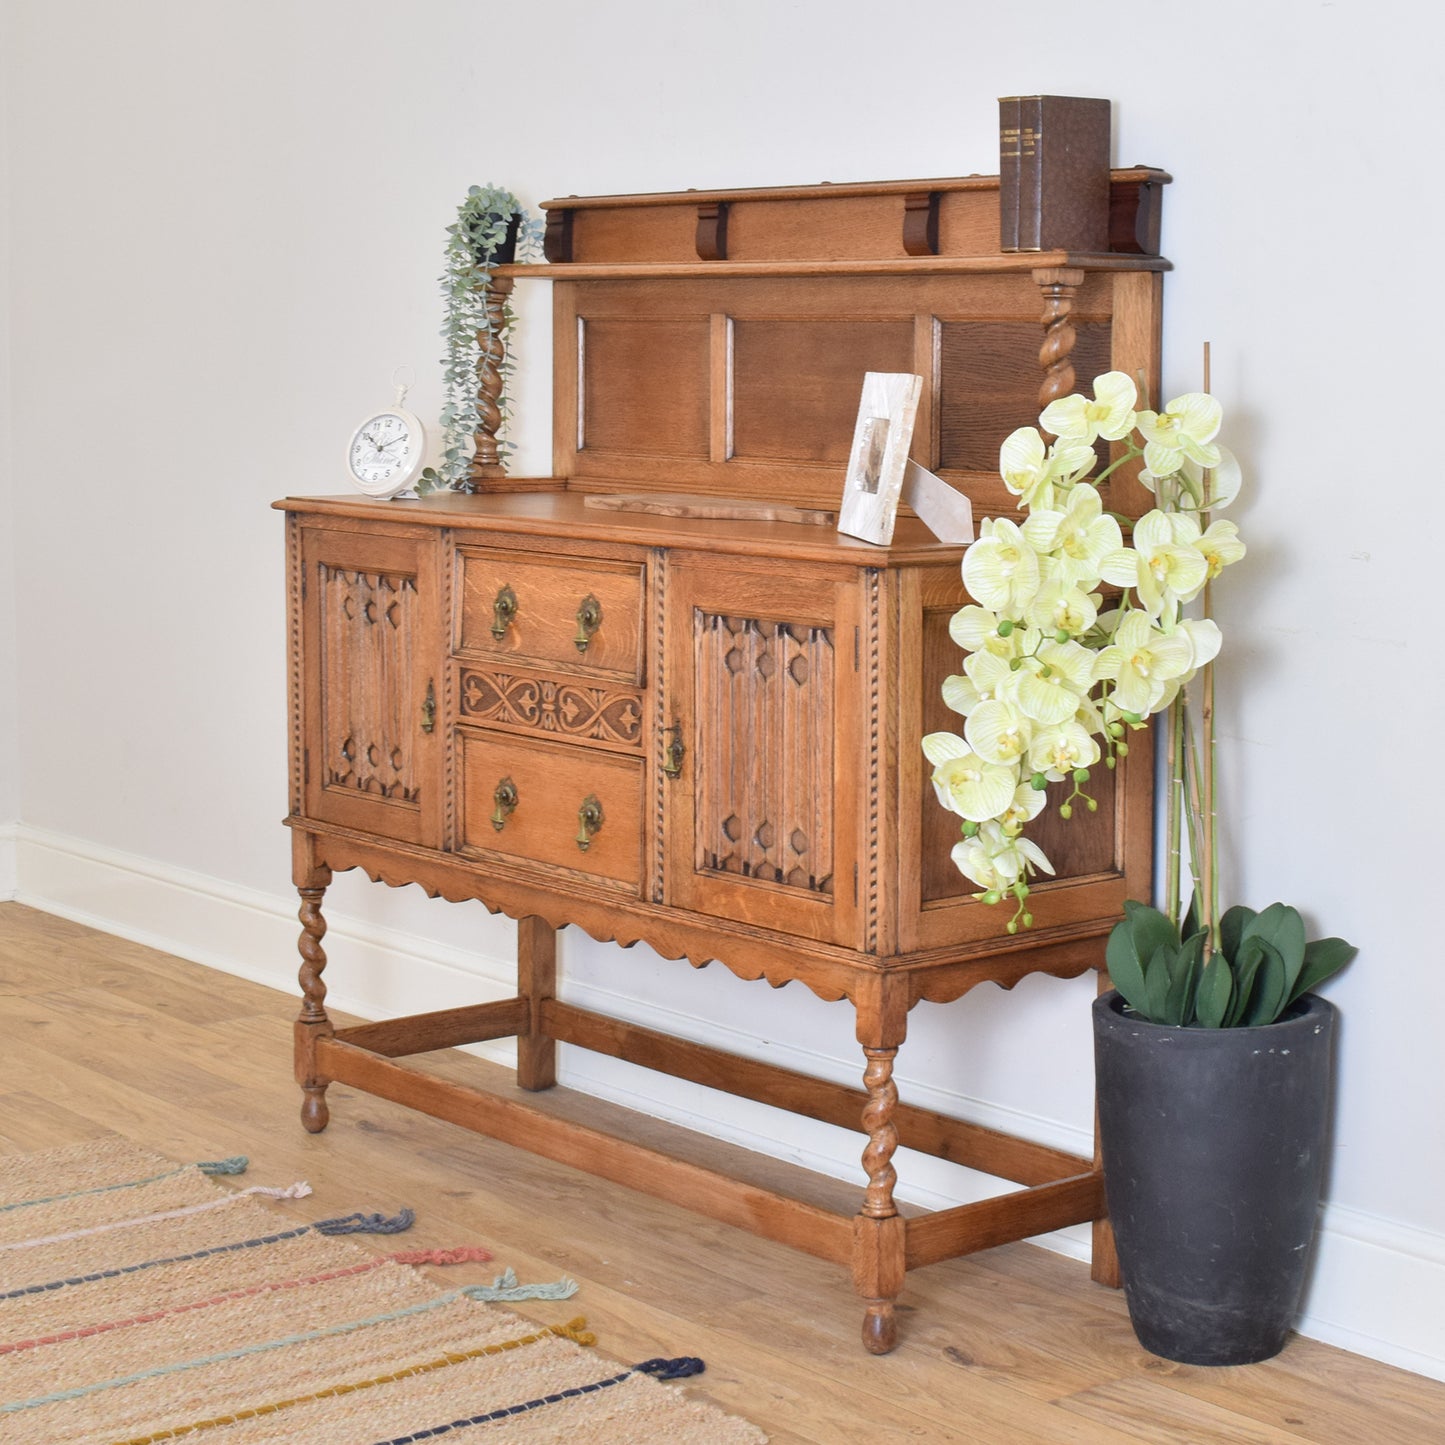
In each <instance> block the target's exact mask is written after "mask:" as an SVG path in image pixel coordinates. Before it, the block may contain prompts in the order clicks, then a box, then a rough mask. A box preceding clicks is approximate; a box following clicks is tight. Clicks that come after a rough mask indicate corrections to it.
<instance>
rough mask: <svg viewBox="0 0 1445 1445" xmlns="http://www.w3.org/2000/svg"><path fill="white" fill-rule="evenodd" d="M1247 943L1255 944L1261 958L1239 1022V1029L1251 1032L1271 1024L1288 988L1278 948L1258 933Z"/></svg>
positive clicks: (1281, 1007) (1283, 1003) (1286, 972)
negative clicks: (1241, 1026)
mask: <svg viewBox="0 0 1445 1445" xmlns="http://www.w3.org/2000/svg"><path fill="white" fill-rule="evenodd" d="M1248 942H1250V943H1258V945H1259V949H1260V955H1261V957H1260V964H1259V968H1258V970H1257V972H1256V974H1255V979H1254V991H1253V994H1252V996H1251V998H1250V1000H1249V1005H1248V1007H1247V1008H1246V1009H1245V1010H1244V1016H1243V1020H1242V1024H1243V1027H1244V1028H1247V1029H1251V1028H1258V1027H1259V1026H1260V1025H1261V1024H1272V1023H1273V1022H1274V1021H1275V1020H1276V1019H1277V1018H1278V1017H1279V1016H1280V1012H1281V1010H1282V1009H1283V1008H1284V1005H1285V999H1286V998H1287V997H1288V996H1289V985H1288V968H1287V966H1286V964H1285V961H1284V955H1283V954H1282V953H1280V951H1279V949H1277V948H1276V947H1275V946H1274V944H1272V943H1270V942H1268V941H1267V940H1265V939H1264V938H1262V937H1260V936H1259V935H1258V934H1256V935H1255V936H1254V937H1253V938H1252V939H1250V940H1248Z"/></svg>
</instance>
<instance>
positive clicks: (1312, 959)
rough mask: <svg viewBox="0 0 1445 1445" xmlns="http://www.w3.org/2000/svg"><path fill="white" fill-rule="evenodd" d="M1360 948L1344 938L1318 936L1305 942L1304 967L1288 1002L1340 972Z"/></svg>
mask: <svg viewBox="0 0 1445 1445" xmlns="http://www.w3.org/2000/svg"><path fill="white" fill-rule="evenodd" d="M1359 951H1360V950H1359V949H1358V948H1356V947H1355V945H1354V944H1353V943H1346V942H1345V940H1344V939H1343V938H1317V939H1315V940H1314V942H1313V943H1307V944H1305V961H1304V967H1303V968H1302V969H1300V972H1299V977H1298V978H1297V979H1295V982H1294V987H1293V988H1292V989H1291V990H1290V995H1289V998H1288V1000H1287V1002H1288V1003H1293V1002H1294V1001H1295V1000H1296V999H1297V998H1299V997H1300V995H1301V994H1306V993H1309V992H1310V990H1311V989H1314V988H1317V987H1318V986H1319V985H1320V984H1322V983H1323V982H1324V981H1325V980H1326V979H1327V978H1330V977H1331V976H1332V975H1334V974H1336V973H1338V972H1339V971H1340V970H1341V969H1342V968H1343V967H1344V966H1345V965H1346V964H1347V963H1348V962H1349V961H1350V960H1351V959H1352V958H1353V957H1354V956H1355V955H1356V954H1357V953H1358V952H1359Z"/></svg>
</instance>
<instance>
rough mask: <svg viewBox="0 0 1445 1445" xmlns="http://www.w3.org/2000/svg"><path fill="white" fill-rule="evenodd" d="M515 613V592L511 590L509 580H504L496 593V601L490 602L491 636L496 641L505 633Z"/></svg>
mask: <svg viewBox="0 0 1445 1445" xmlns="http://www.w3.org/2000/svg"><path fill="white" fill-rule="evenodd" d="M516 615H517V594H516V593H515V592H513V591H512V584H511V583H510V582H504V583H502V590H501V591H500V592H498V593H497V599H496V601H495V602H493V603H492V636H493V637H495V638H496V639H497V641H498V642H500V641H501V640H502V639H503V638H504V637H505V636H506V635H507V629H508V628H509V627H510V626H511V625H512V619H513V618H514V617H515V616H516Z"/></svg>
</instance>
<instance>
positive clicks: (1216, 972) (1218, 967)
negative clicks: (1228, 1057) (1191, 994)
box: [1194, 953, 1234, 1029]
mask: <svg viewBox="0 0 1445 1445" xmlns="http://www.w3.org/2000/svg"><path fill="white" fill-rule="evenodd" d="M1233 995H1234V975H1233V974H1232V973H1231V972H1230V971H1229V964H1228V963H1227V962H1226V961H1225V957H1224V955H1223V954H1222V953H1216V954H1214V955H1213V957H1211V958H1210V960H1209V962H1208V963H1206V964H1205V965H1204V971H1203V972H1202V973H1201V974H1200V977H1199V991H1198V993H1197V994H1196V995H1195V1001H1194V1007H1195V1016H1196V1017H1197V1018H1198V1020H1199V1022H1200V1023H1201V1024H1202V1025H1203V1026H1204V1027H1205V1028H1207V1029H1217V1028H1222V1027H1223V1026H1224V1020H1225V1017H1226V1015H1227V1014H1228V1013H1229V1005H1230V1002H1231V1000H1232V998H1233Z"/></svg>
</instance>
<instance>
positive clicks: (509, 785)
mask: <svg viewBox="0 0 1445 1445" xmlns="http://www.w3.org/2000/svg"><path fill="white" fill-rule="evenodd" d="M492 801H493V802H494V803H495V804H496V805H497V810H496V812H494V813H493V814H492V827H494V828H495V829H496V830H497V832H499V833H500V832H501V831H502V829H503V828H505V827H506V826H507V819H508V817H510V816H511V814H512V812H513V811H514V810H515V809H516V806H517V785H516V784H515V783H514V782H513V781H512V780H511V779H510V778H503V779H502V781H501V782H500V783H498V784H497V787H496V790H495V791H494V792H493V794H492Z"/></svg>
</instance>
